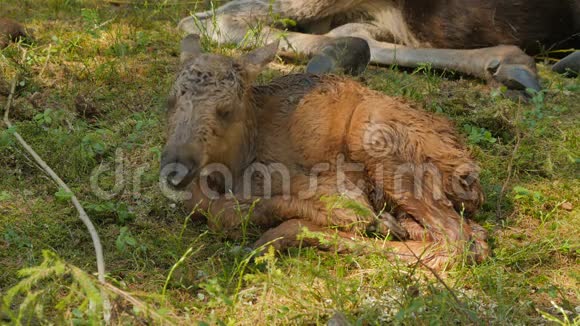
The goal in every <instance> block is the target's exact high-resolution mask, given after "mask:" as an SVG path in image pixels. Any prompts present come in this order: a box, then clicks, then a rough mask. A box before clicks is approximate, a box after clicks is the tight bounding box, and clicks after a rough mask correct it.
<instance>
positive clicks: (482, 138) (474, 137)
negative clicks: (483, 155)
mask: <svg viewBox="0 0 580 326" xmlns="http://www.w3.org/2000/svg"><path fill="white" fill-rule="evenodd" d="M463 131H464V132H465V133H466V134H467V140H468V141H469V143H470V144H473V145H485V144H487V145H490V144H494V143H495V142H496V141H497V139H496V138H495V137H493V136H492V135H491V132H490V131H489V130H487V129H485V128H479V127H475V126H472V125H470V124H465V125H463Z"/></svg>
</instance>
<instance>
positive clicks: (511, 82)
mask: <svg viewBox="0 0 580 326" xmlns="http://www.w3.org/2000/svg"><path fill="white" fill-rule="evenodd" d="M495 79H496V80H497V81H499V82H501V83H502V84H504V85H506V86H507V87H508V88H510V89H517V90H526V89H528V88H531V89H533V90H535V91H536V92H539V91H540V90H542V86H540V83H539V82H538V78H537V76H536V74H535V72H533V71H531V70H530V69H529V68H528V67H526V66H524V65H509V64H508V65H503V66H502V67H501V68H500V70H499V71H498V72H497V74H496V75H495Z"/></svg>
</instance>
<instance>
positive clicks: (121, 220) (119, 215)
mask: <svg viewBox="0 0 580 326" xmlns="http://www.w3.org/2000/svg"><path fill="white" fill-rule="evenodd" d="M84 206H85V208H86V210H87V211H88V212H89V213H90V214H91V215H92V216H94V217H95V218H99V219H111V218H112V219H113V220H114V221H115V222H116V223H118V224H121V225H122V224H125V223H127V222H130V221H132V220H133V219H134V218H135V214H134V213H133V212H131V210H130V209H129V207H128V206H127V204H126V203H124V202H121V201H119V202H114V201H107V202H103V203H87V204H85V205H84Z"/></svg>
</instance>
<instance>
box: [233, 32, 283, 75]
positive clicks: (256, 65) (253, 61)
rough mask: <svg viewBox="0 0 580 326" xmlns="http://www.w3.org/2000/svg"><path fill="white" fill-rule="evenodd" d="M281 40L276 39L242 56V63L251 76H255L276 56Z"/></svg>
mask: <svg viewBox="0 0 580 326" xmlns="http://www.w3.org/2000/svg"><path fill="white" fill-rule="evenodd" d="M279 44H280V40H276V41H274V42H272V43H270V44H268V45H265V46H263V47H261V48H257V49H255V50H253V51H251V52H248V53H246V54H245V55H243V56H242V57H241V59H240V60H241V63H242V65H243V66H244V67H245V69H246V71H248V74H249V75H250V78H252V79H253V78H255V77H257V76H258V74H259V73H260V72H261V71H262V69H264V67H265V66H266V65H267V64H268V63H270V62H271V61H272V60H274V58H275V57H276V53H277V52H278V45H279Z"/></svg>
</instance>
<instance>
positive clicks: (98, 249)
mask: <svg viewBox="0 0 580 326" xmlns="http://www.w3.org/2000/svg"><path fill="white" fill-rule="evenodd" d="M22 56H23V58H26V49H25V50H24V53H23V54H22ZM17 80H18V74H17V75H16V76H15V77H14V79H13V80H12V84H11V86H10V93H9V94H8V100H7V101H6V106H5V108H4V123H5V124H6V126H7V127H8V128H12V126H13V125H12V122H10V119H9V116H10V107H11V105H12V100H13V98H14V92H15V90H16V81H17ZM13 135H14V137H15V138H16V140H18V142H19V143H20V145H21V146H22V147H23V148H24V149H25V150H26V151H27V152H28V153H29V154H30V155H31V156H32V157H33V158H34V160H35V161H36V163H37V164H38V165H39V166H40V167H41V168H42V169H43V170H44V171H45V172H46V174H48V175H49V176H50V177H51V178H52V180H54V181H55V182H56V184H57V185H58V186H59V187H60V188H61V189H63V190H64V191H66V192H68V193H70V194H71V201H72V203H73V205H74V206H75V208H76V209H77V211H78V212H79V218H80V219H81V221H82V222H83V223H84V224H85V226H86V227H87V229H88V230H89V233H90V235H91V238H92V240H93V246H94V247H95V253H96V256H97V272H98V275H97V278H98V280H99V282H100V283H102V284H106V282H105V260H104V257H103V247H102V245H101V239H100V238H99V234H98V233H97V230H96V229H95V226H94V225H93V222H92V221H91V219H90V218H89V216H88V215H87V213H86V212H85V209H84V208H83V206H82V205H81V203H80V202H79V200H78V199H77V197H76V196H75V194H74V193H73V192H72V191H71V189H70V188H69V187H68V185H67V184H66V183H65V182H64V181H62V179H61V178H60V177H59V176H58V175H57V174H56V173H55V172H54V171H53V170H52V168H51V167H50V166H48V164H46V162H45V161H44V160H43V159H42V158H41V157H40V156H39V155H38V154H37V153H36V151H34V149H32V147H30V145H28V143H27V142H26V141H25V140H24V138H22V136H20V134H19V133H18V132H16V131H14V133H13ZM104 306H105V320H106V321H107V322H108V319H109V317H110V315H109V313H110V309H109V308H110V304H109V302H108V300H107V299H106V298H105V305H104Z"/></svg>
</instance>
